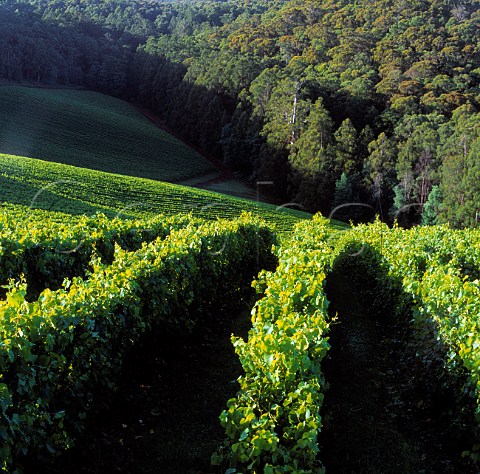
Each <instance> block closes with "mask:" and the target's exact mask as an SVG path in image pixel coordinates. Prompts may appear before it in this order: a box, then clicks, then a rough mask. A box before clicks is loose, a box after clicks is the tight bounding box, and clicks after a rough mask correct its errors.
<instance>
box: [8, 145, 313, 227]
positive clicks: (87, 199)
mask: <svg viewBox="0 0 480 474" xmlns="http://www.w3.org/2000/svg"><path fill="white" fill-rule="evenodd" d="M0 170H1V173H0V201H3V202H8V203H13V204H21V205H25V206H32V207H33V208H40V209H46V210H52V211H58V212H65V213H68V214H92V213H94V212H96V211H101V212H105V213H106V214H107V215H110V216H115V215H117V214H119V215H120V216H142V215H152V214H158V213H162V214H167V215H172V214H178V213H180V212H192V213H193V215H195V216H198V217H203V218H207V219H212V218H217V217H225V218H229V217H231V218H233V217H236V216H238V215H240V213H241V212H242V211H244V210H245V211H251V212H253V213H255V214H257V215H258V216H259V217H261V218H263V219H265V220H266V221H267V222H269V223H271V224H272V225H274V226H275V228H276V229H278V230H279V231H288V230H290V229H291V228H292V227H293V225H294V224H295V223H296V222H298V220H299V219H305V218H309V217H310V214H307V213H304V212H299V211H295V210H281V211H277V210H276V209H277V208H276V206H274V205H270V204H265V203H260V202H255V201H248V200H245V199H240V198H234V197H231V196H226V195H223V194H218V193H213V192H209V191H204V190H200V189H195V188H189V187H186V186H180V185H175V184H169V183H163V182H159V181H153V180H149V179H143V178H133V177H129V176H121V175H117V174H110V173H104V172H100V171H94V170H87V169H83V168H77V167H74V166H69V165H63V164H58V163H49V162H46V161H41V160H37V159H32V158H23V157H18V156H10V155H3V154H2V155H0ZM42 188H43V189H44V190H43V191H41V192H40V193H39V191H40V190H42Z"/></svg>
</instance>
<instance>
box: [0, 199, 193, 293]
mask: <svg viewBox="0 0 480 474" xmlns="http://www.w3.org/2000/svg"><path fill="white" fill-rule="evenodd" d="M19 214H20V215H19ZM31 214H32V211H31V210H30V209H28V208H25V209H24V210H23V212H22V213H19V212H18V210H17V212H12V211H5V210H3V212H2V213H0V285H5V284H7V283H8V282H9V280H10V279H12V278H13V279H16V280H18V279H19V278H20V277H21V276H22V275H23V276H24V278H25V279H26V281H27V283H28V297H29V299H34V298H36V297H38V294H39V293H40V292H41V291H42V290H44V289H45V288H50V289H58V288H60V286H61V284H62V282H63V280H64V279H65V278H67V277H68V278H72V277H74V276H85V274H86V272H87V270H89V263H90V259H91V257H92V255H93V253H94V252H96V254H97V255H99V256H100V257H101V259H102V261H103V262H106V263H111V262H112V259H113V252H114V245H115V244H118V245H120V247H122V248H123V249H125V250H129V251H133V250H136V249H138V248H140V246H141V244H142V242H150V241H152V240H154V239H156V238H157V237H162V238H164V237H166V236H167V235H168V234H169V232H170V231H171V230H172V229H178V228H181V227H184V226H185V225H187V223H188V222H190V221H191V220H192V219H191V216H188V215H180V216H176V217H165V216H158V217H155V218H150V219H144V220H122V219H108V218H107V217H106V216H104V215H102V214H98V215H96V216H94V217H86V216H85V217H76V218H73V217H70V218H69V217H67V216H65V217H66V222H58V217H54V218H52V219H49V218H48V217H46V216H41V215H40V216H39V215H38V213H33V214H34V217H33V218H32V217H31ZM35 216H36V217H35Z"/></svg>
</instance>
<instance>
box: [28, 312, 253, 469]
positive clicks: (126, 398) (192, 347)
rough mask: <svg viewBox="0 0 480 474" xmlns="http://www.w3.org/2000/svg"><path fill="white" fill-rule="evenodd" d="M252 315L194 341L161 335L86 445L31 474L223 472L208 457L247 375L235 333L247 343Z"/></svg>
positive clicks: (135, 360) (134, 358)
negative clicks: (222, 417) (232, 337)
mask: <svg viewBox="0 0 480 474" xmlns="http://www.w3.org/2000/svg"><path fill="white" fill-rule="evenodd" d="M249 314H250V313H249V311H248V310H247V311H243V312H238V313H237V314H235V313H234V317H233V318H232V317H231V316H227V315H223V316H222V317H218V315H217V317H216V318H212V320H211V322H210V323H209V324H202V325H200V326H199V327H198V330H197V331H196V332H195V333H194V334H193V335H192V336H187V335H186V334H185V333H183V335H182V333H178V332H177V333H176V334H172V333H170V334H168V333H165V334H157V335H156V336H155V337H151V338H150V339H149V340H148V341H146V342H145V343H144V344H143V346H142V347H139V348H138V350H136V351H134V352H133V353H132V355H131V357H130V359H129V361H128V365H127V367H125V375H124V376H123V382H122V384H121V386H120V390H119V394H118V396H117V397H115V398H114V399H113V400H112V404H111V407H110V408H109V409H108V411H107V412H106V413H105V414H104V415H102V416H97V417H96V418H95V420H92V423H91V426H90V427H89V428H88V430H87V433H86V436H85V439H84V440H82V441H79V442H78V444H77V446H76V447H75V448H73V449H72V450H71V452H69V453H67V454H65V455H64V456H63V457H61V458H60V459H58V460H57V461H56V462H55V463H54V464H53V465H48V466H44V467H43V468H42V469H39V467H38V466H35V467H34V468H33V469H32V470H31V471H30V470H29V471H28V472H31V473H32V474H33V473H34V472H35V474H39V473H42V472H43V473H45V474H46V473H48V474H60V473H62V474H63V473H65V474H67V473H68V474H76V473H98V474H100V473H102V474H103V473H129V474H130V473H139V474H140V473H165V474H167V473H168V474H207V473H217V472H219V471H215V470H214V468H212V466H211V465H210V457H211V455H212V453H213V452H214V451H215V449H216V448H217V446H218V444H219V443H221V442H222V441H223V440H224V438H225V431H224V429H223V428H222V427H221V425H220V422H219V415H220V413H221V412H222V410H223V409H225V408H226V403H227V400H228V399H229V398H232V397H234V396H235V393H236V391H237V390H238V383H237V382H236V379H237V377H238V376H239V375H240V374H241V373H242V369H241V365H240V362H239V360H238V358H237V356H236V354H235V352H234V349H233V346H232V344H231V341H230V335H231V334H232V333H234V334H235V335H238V336H242V337H245V336H246V334H247V332H248V329H249V328H250V326H251V322H250V316H249Z"/></svg>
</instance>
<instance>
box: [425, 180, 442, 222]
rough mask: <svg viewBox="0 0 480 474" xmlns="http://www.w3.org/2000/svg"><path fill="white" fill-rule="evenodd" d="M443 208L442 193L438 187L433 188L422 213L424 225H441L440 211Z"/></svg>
mask: <svg viewBox="0 0 480 474" xmlns="http://www.w3.org/2000/svg"><path fill="white" fill-rule="evenodd" d="M441 207H442V193H441V192H440V188H439V187H438V186H433V187H432V190H431V191H430V194H429V195H428V199H427V202H426V203H425V206H424V208H423V212H422V224H423V225H435V224H439V217H440V210H441Z"/></svg>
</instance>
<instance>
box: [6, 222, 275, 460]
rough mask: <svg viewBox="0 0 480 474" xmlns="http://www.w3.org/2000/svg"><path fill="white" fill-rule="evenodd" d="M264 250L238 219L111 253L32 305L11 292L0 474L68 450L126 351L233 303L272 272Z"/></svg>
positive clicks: (257, 231) (256, 229) (262, 238)
mask: <svg viewBox="0 0 480 474" xmlns="http://www.w3.org/2000/svg"><path fill="white" fill-rule="evenodd" d="M273 242H274V241H273V237H272V234H271V232H270V231H269V230H268V229H267V228H266V227H265V226H263V225H259V224H257V223H255V222H254V221H253V220H252V218H251V217H248V216H245V217H242V218H241V219H239V220H237V221H233V222H228V221H224V222H220V221H219V222H215V223H208V224H204V225H201V226H198V225H189V226H187V227H185V228H183V229H181V230H178V231H172V232H171V233H170V235H169V236H168V237H167V238H166V239H156V240H155V241H153V242H151V243H150V244H144V245H143V246H142V248H141V249H139V250H137V251H136V252H133V253H132V252H126V251H124V250H122V249H120V247H119V246H116V247H115V258H114V262H113V263H112V264H111V265H104V264H102V263H101V262H100V261H99V260H95V261H94V262H93V265H94V270H95V271H94V272H93V273H92V274H91V275H90V278H89V279H88V280H83V279H80V278H73V280H72V281H70V282H69V283H68V285H67V286H68V288H67V289H60V290H57V291H51V290H48V289H47V290H45V291H44V292H43V293H42V294H41V295H40V297H39V298H38V300H37V301H35V302H32V303H29V302H27V301H26V300H25V289H24V287H23V286H22V285H18V286H16V287H15V288H13V289H12V290H11V291H10V292H9V293H8V295H7V299H6V300H5V301H2V302H0V313H1V318H0V321H1V322H0V332H1V337H0V340H1V341H2V342H1V347H0V349H1V350H0V373H1V378H0V382H1V383H0V397H1V398H0V407H1V410H2V412H1V413H2V418H1V421H0V433H1V436H2V438H3V444H2V450H1V451H0V454H1V462H2V467H3V469H12V468H14V467H15V466H16V465H17V466H18V462H19V460H20V459H21V457H22V456H25V455H27V454H34V453H37V454H38V453H39V452H40V453H41V452H45V453H50V454H52V453H56V452H58V451H60V450H63V449H65V448H67V447H68V446H70V445H71V444H72V442H73V439H74V437H75V436H76V434H77V433H79V432H81V431H82V429H83V427H84V418H85V416H86V414H87V413H91V412H92V410H94V409H95V407H97V408H98V406H99V402H101V400H102V398H103V397H105V396H106V394H107V393H110V392H111V391H112V389H114V388H115V384H116V380H117V376H118V373H119V370H120V368H121V365H122V360H123V357H124V356H125V354H126V351H127V349H128V348H129V347H132V346H134V345H135V344H136V343H137V342H138V341H139V338H140V337H141V335H142V334H143V333H145V332H146V331H148V330H149V329H150V328H152V327H154V326H158V325H159V324H160V323H162V322H163V323H169V324H175V325H178V326H180V327H182V328H185V329H188V328H189V327H191V326H192V325H193V324H195V323H196V322H198V321H199V320H200V319H201V317H202V315H204V314H206V309H207V308H208V309H209V310H211V309H212V302H221V301H222V299H223V298H225V297H227V298H228V297H233V296H235V295H237V296H238V294H237V292H238V290H237V289H238V288H245V285H246V284H247V283H248V281H250V279H251V277H252V275H253V274H254V273H255V272H257V271H258V269H259V268H262V267H265V266H267V267H268V266H270V265H271V264H272V259H273V257H272V254H271V247H272V244H273ZM253 249H256V251H252V250H253Z"/></svg>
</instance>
